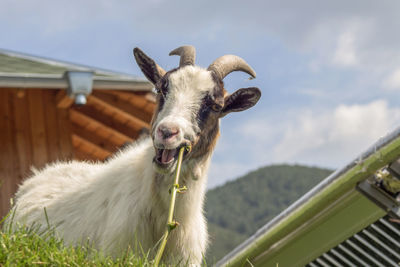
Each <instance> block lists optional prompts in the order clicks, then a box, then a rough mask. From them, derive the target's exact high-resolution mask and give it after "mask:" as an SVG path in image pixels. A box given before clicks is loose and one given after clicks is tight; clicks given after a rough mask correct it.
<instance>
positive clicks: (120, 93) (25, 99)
mask: <svg viewBox="0 0 400 267" xmlns="http://www.w3.org/2000/svg"><path fill="white" fill-rule="evenodd" d="M132 64H133V59H132ZM75 74H78V75H77V76H78V78H77V79H75V80H76V81H74V75H75ZM79 76H82V77H83V78H82V77H79ZM82 80H83V84H84V85H83V86H84V87H85V88H84V90H83V91H82V90H81V89H82V88H79V86H81V87H82ZM74 82H76V83H77V86H78V91H76V90H75V91H74V88H73V87H74ZM152 88H153V86H152V85H151V84H150V83H149V82H147V81H146V80H145V79H143V78H137V77H133V76H130V75H125V74H120V73H115V72H110V71H105V70H101V69H95V68H91V67H87V66H81V65H76V64H70V63H65V62H60V61H54V60H49V59H44V58H39V57H33V56H29V55H24V54H20V53H15V52H11V51H6V50H0V218H1V217H3V216H4V215H5V214H6V213H7V212H8V210H9V208H10V198H12V196H13V195H14V193H15V191H16V190H17V188H18V185H19V184H20V183H21V181H22V180H23V179H24V178H26V177H27V176H29V174H30V169H31V167H34V168H42V167H43V166H45V164H47V163H49V162H54V161H57V160H71V159H79V160H82V159H83V160H105V159H107V157H109V156H110V155H111V154H112V153H114V152H115V151H117V150H118V149H119V148H120V147H121V146H123V145H124V144H126V143H129V142H132V141H133V140H135V139H137V138H138V137H139V136H140V135H141V134H145V133H146V132H148V129H149V123H150V120H151V117H152V114H153V111H154V107H155V100H154V95H153V93H152ZM79 90H81V91H79ZM85 90H86V91H85ZM85 102H86V103H85ZM77 103H80V104H79V105H78V104H77ZM83 103H85V104H83Z"/></svg>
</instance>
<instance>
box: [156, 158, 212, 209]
mask: <svg viewBox="0 0 400 267" xmlns="http://www.w3.org/2000/svg"><path fill="white" fill-rule="evenodd" d="M210 158H211V155H210V154H208V155H205V156H203V157H199V158H197V159H190V160H188V161H184V162H182V169H181V174H180V180H179V185H180V186H181V187H182V186H186V187H187V191H186V192H185V193H184V194H182V195H179V196H178V198H177V206H178V207H177V209H180V210H181V211H182V212H185V213H192V212H201V210H202V206H203V202H204V195H205V191H206V185H207V173H208V168H209V164H210ZM174 176H175V172H174V173H171V174H156V176H155V185H154V186H155V188H154V189H155V190H156V192H155V193H156V194H157V195H159V196H160V198H161V199H160V200H161V201H162V202H163V204H164V205H169V198H170V194H169V189H170V187H171V186H172V184H173V180H174Z"/></svg>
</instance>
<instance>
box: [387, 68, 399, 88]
mask: <svg viewBox="0 0 400 267" xmlns="http://www.w3.org/2000/svg"><path fill="white" fill-rule="evenodd" d="M383 86H384V87H385V88H387V89H390V90H398V89H400V69H396V70H395V71H393V72H392V73H391V74H390V75H389V76H388V77H386V78H385V80H384V81H383Z"/></svg>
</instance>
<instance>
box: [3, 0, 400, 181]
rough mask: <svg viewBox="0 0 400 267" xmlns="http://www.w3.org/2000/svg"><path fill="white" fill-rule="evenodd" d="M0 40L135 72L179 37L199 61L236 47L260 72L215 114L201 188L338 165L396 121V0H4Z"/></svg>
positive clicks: (168, 64) (399, 41)
mask: <svg viewBox="0 0 400 267" xmlns="http://www.w3.org/2000/svg"><path fill="white" fill-rule="evenodd" d="M0 4H1V8H0V48H3V49H9V50H13V51H17V52H24V53H28V54H32V55H37V56H44V57H48V58H53V59H58V60H64V61H69V62H73V63H79V64H85V65H89V66H94V67H100V68H104V69H109V70H113V71H119V72H124V73H128V74H132V75H137V76H143V75H142V74H141V72H140V70H139V68H138V67H137V65H136V63H135V62H134V60H133V56H132V49H133V48H134V47H140V48H141V49H142V50H144V51H145V52H146V53H147V54H148V55H149V56H151V57H152V58H153V59H154V60H155V61H156V62H157V63H158V64H159V65H160V66H162V67H163V68H164V69H171V68H175V67H177V66H178V64H179V58H178V57H176V56H175V57H169V56H168V53H169V52H170V51H171V50H173V49H175V48H176V47H179V46H181V45H186V44H191V45H194V46H195V47H196V50H197V59H196V63H197V64H198V65H200V66H202V67H207V66H208V65H209V64H210V63H211V62H212V61H213V60H215V59H216V58H217V57H219V56H222V55H225V54H235V55H238V56H240V57H242V58H244V59H245V60H246V61H247V62H248V63H249V64H250V65H251V66H252V67H253V69H254V70H255V71H256V72H257V78H256V79H254V80H248V76H247V75H246V74H245V73H240V72H235V73H233V74H230V75H228V76H227V77H226V78H225V80H224V82H225V85H226V89H227V90H228V92H231V93H232V92H234V91H235V90H237V89H239V88H242V87H259V88H260V89H261V91H262V97H261V100H260V101H259V103H258V104H257V105H256V106H255V107H253V108H252V109H250V110H247V111H244V112H241V113H235V114H229V115H228V116H227V117H225V118H223V120H222V121H221V138H220V140H219V143H218V145H217V148H216V151H215V153H214V155H213V160H212V164H211V168H210V174H209V183H208V186H209V188H213V187H215V186H217V185H221V184H223V183H225V182H226V181H228V180H231V179H234V178H237V177H239V176H241V175H244V174H246V173H247V172H249V171H251V170H254V169H257V168H259V167H262V166H265V165H269V164H280V163H289V164H305V165H308V166H319V167H325V168H331V169H336V168H340V167H342V166H344V165H345V164H347V163H349V162H350V161H351V160H354V159H355V158H356V157H357V155H359V154H360V153H361V152H363V151H364V150H366V149H367V148H368V147H369V146H370V145H372V144H373V143H374V142H375V141H376V140H377V139H379V138H380V137H382V136H384V135H385V134H387V133H388V132H390V131H392V130H394V129H395V128H397V126H399V125H400V105H399V104H398V103H399V102H398V99H399V97H400V34H399V29H400V16H399V15H398V14H399V13H400V1H397V0H390V1H389V0H381V1H372V0H352V1H347V0H335V1H321V0H314V1H312V0H303V1H295V0H293V1H288V0H280V1H272V0H262V1H250V0H249V1H236V0H230V1H228V0H221V1H210V0H204V1H188V0H186V1H183V0H181V1H166V0H148V1H126V0H120V1H111V0H96V1H94V0H86V1H81V0H80V1H77V0H68V1H64V0H60V1H58V0H56V1H55V0H36V1H32V0H18V1H15V0H0Z"/></svg>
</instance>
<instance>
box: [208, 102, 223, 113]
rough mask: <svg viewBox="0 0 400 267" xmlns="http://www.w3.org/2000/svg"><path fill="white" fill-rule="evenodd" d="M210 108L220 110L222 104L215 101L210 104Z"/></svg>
mask: <svg viewBox="0 0 400 267" xmlns="http://www.w3.org/2000/svg"><path fill="white" fill-rule="evenodd" d="M211 109H212V110H214V111H215V112H220V111H221V109H222V106H221V105H219V104H217V103H214V104H212V105H211Z"/></svg>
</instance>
